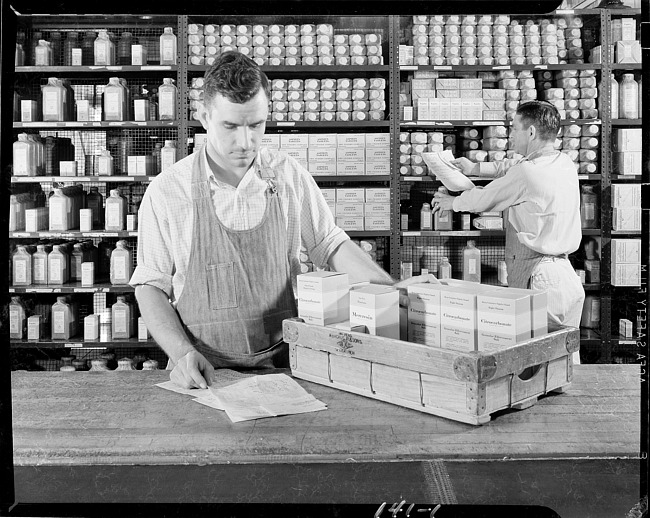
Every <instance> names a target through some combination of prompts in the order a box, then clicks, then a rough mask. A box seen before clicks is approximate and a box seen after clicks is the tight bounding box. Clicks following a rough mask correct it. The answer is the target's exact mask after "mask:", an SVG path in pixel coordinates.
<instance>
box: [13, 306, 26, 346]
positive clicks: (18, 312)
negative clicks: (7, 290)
mask: <svg viewBox="0 0 650 518" xmlns="http://www.w3.org/2000/svg"><path fill="white" fill-rule="evenodd" d="M26 336H27V314H26V312H25V306H23V303H22V301H21V300H20V297H11V302H10V303H9V338H11V339H12V340H23V339H24V338H25V337H26Z"/></svg>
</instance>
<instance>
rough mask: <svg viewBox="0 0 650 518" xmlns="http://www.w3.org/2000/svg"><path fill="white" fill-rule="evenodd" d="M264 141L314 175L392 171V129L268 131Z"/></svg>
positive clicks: (265, 144)
mask: <svg viewBox="0 0 650 518" xmlns="http://www.w3.org/2000/svg"><path fill="white" fill-rule="evenodd" d="M261 145H262V146H263V147H268V148H271V149H282V151H284V152H285V153H286V154H288V155H289V156H291V157H293V158H294V159H296V160H297V161H298V163H300V165H302V166H303V167H304V168H305V169H307V170H308V171H309V172H310V173H311V174H312V175H314V176H323V175H325V176H327V175H340V176H345V175H388V174H390V135H389V134H388V133H288V134H266V135H264V136H263V137H262V142H261Z"/></svg>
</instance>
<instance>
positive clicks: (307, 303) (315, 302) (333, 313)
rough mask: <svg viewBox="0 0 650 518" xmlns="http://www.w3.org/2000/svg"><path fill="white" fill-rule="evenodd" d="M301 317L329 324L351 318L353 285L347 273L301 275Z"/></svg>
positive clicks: (313, 322) (299, 305) (299, 310)
mask: <svg viewBox="0 0 650 518" xmlns="http://www.w3.org/2000/svg"><path fill="white" fill-rule="evenodd" d="M297 285H298V316H299V317H300V318H303V319H304V320H305V321H306V322H308V323H311V324H318V325H326V324H331V323H334V322H342V321H344V320H347V319H348V312H349V296H348V291H349V289H350V283H349V280H348V274H347V273H338V272H325V271H320V272H309V273H304V274H301V275H298V277H297Z"/></svg>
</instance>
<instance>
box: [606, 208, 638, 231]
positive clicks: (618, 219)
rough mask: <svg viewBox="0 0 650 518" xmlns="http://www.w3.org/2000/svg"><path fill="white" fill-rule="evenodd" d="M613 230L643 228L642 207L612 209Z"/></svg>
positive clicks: (636, 229)
mask: <svg viewBox="0 0 650 518" xmlns="http://www.w3.org/2000/svg"><path fill="white" fill-rule="evenodd" d="M612 230H631V231H639V230H641V209H640V208H635V209H621V208H613V209H612Z"/></svg>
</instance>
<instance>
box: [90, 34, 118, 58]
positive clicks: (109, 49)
mask: <svg viewBox="0 0 650 518" xmlns="http://www.w3.org/2000/svg"><path fill="white" fill-rule="evenodd" d="M94 54H95V65H98V66H102V65H103V66H107V65H114V64H115V63H114V61H113V55H114V47H113V42H112V41H111V40H110V38H109V37H108V32H107V31H106V30H100V31H99V32H98V34H97V39H96V40H95V43H94Z"/></svg>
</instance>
